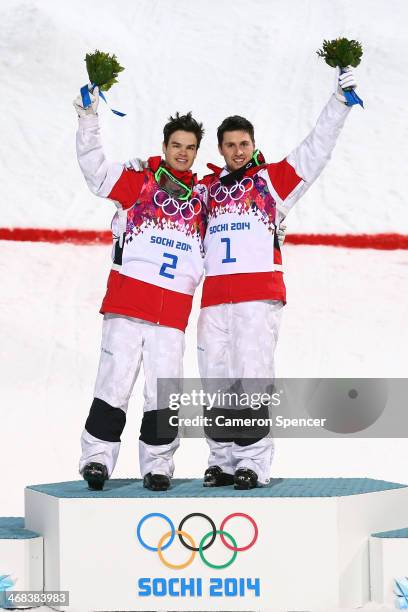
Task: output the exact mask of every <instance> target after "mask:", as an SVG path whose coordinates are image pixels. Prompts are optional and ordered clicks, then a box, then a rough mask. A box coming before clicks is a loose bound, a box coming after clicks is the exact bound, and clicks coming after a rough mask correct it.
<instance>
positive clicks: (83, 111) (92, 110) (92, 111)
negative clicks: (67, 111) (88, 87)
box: [72, 87, 99, 117]
mask: <svg viewBox="0 0 408 612" xmlns="http://www.w3.org/2000/svg"><path fill="white" fill-rule="evenodd" d="M89 97H90V98H91V106H88V107H87V108H84V107H83V103H82V96H81V94H79V96H77V97H76V98H75V100H74V101H73V103H72V104H73V105H74V106H75V110H76V112H77V113H78V117H86V116H87V115H97V110H98V104H99V87H94V90H93V92H92V93H91V92H89Z"/></svg>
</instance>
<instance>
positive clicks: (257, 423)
mask: <svg viewBox="0 0 408 612" xmlns="http://www.w3.org/2000/svg"><path fill="white" fill-rule="evenodd" d="M240 412H241V416H242V418H246V419H253V420H254V425H252V426H251V427H249V428H247V427H243V428H242V429H241V430H240V431H238V432H237V433H236V435H235V438H234V442H235V444H237V446H250V445H251V444H255V442H259V440H262V438H265V437H266V436H267V435H268V434H269V432H270V429H271V427H270V425H269V423H268V420H267V419H269V418H270V414H269V407H268V406H267V405H264V404H261V406H260V408H258V409H255V408H246V409H245V410H240ZM242 413H243V414H242Z"/></svg>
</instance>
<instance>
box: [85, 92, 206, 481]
mask: <svg viewBox="0 0 408 612" xmlns="http://www.w3.org/2000/svg"><path fill="white" fill-rule="evenodd" d="M91 99H92V105H91V106H89V107H88V108H84V107H83V104H82V99H81V97H78V98H77V99H76V100H75V101H74V106H75V108H76V110H77V113H78V116H79V127H78V132H77V156H78V161H79V165H80V167H81V170H82V172H83V175H84V177H85V180H86V182H87V184H88V187H89V188H90V190H91V191H92V192H93V193H94V194H96V195H98V196H100V197H103V198H109V199H110V200H113V201H114V202H115V204H116V207H117V212H116V214H115V216H114V219H113V222H112V233H113V239H114V240H113V265H112V270H111V272H110V275H109V279H108V287H107V292H106V295H105V297H104V299H103V302H102V307H101V313H102V314H103V315H104V321H103V330H102V347H101V356H100V362H99V369H98V375H97V379H96V384H95V391H94V399H93V402H92V406H91V409H90V412H89V416H88V418H87V421H86V423H85V429H84V431H83V433H82V437H81V444H82V456H81V459H80V464H79V470H80V473H81V474H82V475H83V477H84V478H85V480H86V481H87V482H88V486H89V488H91V489H94V490H101V489H103V486H104V483H105V481H106V480H107V479H108V478H109V477H110V476H111V474H112V471H113V469H114V467H115V464H116V461H117V458H118V453H119V447H120V436H121V434H122V431H123V429H124V426H125V421H126V411H127V406H128V402H129V398H130V395H131V393H132V389H133V386H134V383H135V381H136V378H137V376H138V373H139V370H140V366H141V364H143V369H144V375H145V387H144V399H145V403H144V415H143V420H142V425H141V432H140V440H139V459H140V470H141V473H142V476H143V484H144V486H145V487H147V488H148V489H151V490H154V491H163V490H166V489H168V488H169V486H170V479H171V477H172V474H173V470H174V462H173V454H174V452H175V450H176V449H177V447H178V445H179V439H178V436H177V428H176V427H173V428H171V427H168V426H167V427H166V423H168V420H169V416H170V414H171V413H170V411H169V408H168V407H167V406H159V405H158V397H157V379H158V378H176V379H179V378H181V377H182V375H183V363H182V362H183V353H184V330H185V328H186V326H187V322H188V318H189V314H190V310H191V305H192V298H193V294H194V290H195V288H196V286H197V285H198V283H199V282H200V279H201V276H202V273H203V247H202V239H203V237H204V231H205V217H204V205H205V202H204V195H205V193H206V190H205V188H203V187H202V186H201V185H199V184H197V181H196V177H195V175H193V174H192V172H191V166H192V165H193V162H194V160H195V158H196V156H197V151H198V148H199V146H200V142H201V139H202V136H203V129H202V124H201V123H198V122H197V121H196V120H195V119H194V118H193V117H192V116H191V113H188V114H187V115H181V116H180V115H179V114H178V113H177V114H176V116H175V117H174V118H173V117H170V119H169V122H168V123H167V124H166V125H165V126H164V130H163V136H164V139H163V145H162V148H163V154H164V160H163V159H161V158H160V157H151V158H150V159H149V160H148V162H147V164H146V167H145V168H144V169H143V170H140V168H139V166H138V165H137V164H136V163H128V164H126V165H125V164H122V163H110V162H108V161H107V160H106V157H105V154H104V151H103V147H102V142H101V136H100V127H99V120H98V115H97V107H98V100H99V93H98V89H97V88H96V89H95V90H94V95H93V96H91ZM159 432H164V433H159Z"/></svg>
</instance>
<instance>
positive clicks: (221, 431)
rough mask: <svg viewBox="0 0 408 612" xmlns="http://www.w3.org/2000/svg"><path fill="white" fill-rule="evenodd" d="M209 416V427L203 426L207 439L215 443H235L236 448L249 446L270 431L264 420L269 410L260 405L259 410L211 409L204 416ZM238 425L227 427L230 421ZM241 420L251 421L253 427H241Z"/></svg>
mask: <svg viewBox="0 0 408 612" xmlns="http://www.w3.org/2000/svg"><path fill="white" fill-rule="evenodd" d="M208 415H210V418H211V421H210V424H209V425H205V426H204V431H205V434H206V436H207V437H208V438H211V439H212V440H215V441H216V442H235V444H237V445H238V446H249V445H250V444H255V442H259V440H262V438H265V437H266V436H267V435H268V434H269V431H270V425H269V424H268V421H266V422H262V421H265V419H269V418H270V415H269V408H268V406H266V405H261V407H260V408H258V409H255V408H249V407H248V408H240V409H237V408H216V407H215V408H213V409H212V410H211V411H210V412H207V413H206V416H208ZM235 419H238V421H236V423H238V424H232V425H228V424H225V423H228V422H229V421H230V420H235ZM242 419H251V422H253V423H254V424H253V425H250V426H245V425H241V424H240V422H241V421H242Z"/></svg>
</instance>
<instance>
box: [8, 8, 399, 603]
mask: <svg viewBox="0 0 408 612" xmlns="http://www.w3.org/2000/svg"><path fill="white" fill-rule="evenodd" d="M407 22H408V3H407V2H406V1H405V0H393V1H392V2H389V1H388V2H387V1H386V0H359V2H356V1H355V0H332V1H331V2H327V0H291V2H287V3H283V2H281V1H279V0H252V2H251V3H248V2H244V1H243V0H206V1H205V2H204V1H202V2H200V1H197V0H196V1H195V2H191V1H187V0H138V1H137V2H134V1H131V0H120V1H118V2H116V3H113V2H111V1H110V0H99V1H98V2H96V0H91V1H88V2H86V3H84V2H80V1H79V0H71V1H70V2H69V3H62V2H52V1H51V0H22V1H18V0H17V1H16V0H2V2H1V7H0V23H1V31H0V76H1V81H2V84H3V89H2V103H3V107H4V108H3V112H2V113H0V133H1V139H0V166H1V168H2V193H3V197H2V200H3V201H2V206H1V213H0V215H1V217H0V227H7V226H9V227H48V228H83V229H85V228H90V229H107V228H108V227H109V224H110V219H111V217H112V214H113V212H114V210H113V206H112V205H111V204H109V203H108V202H103V201H101V200H98V199H96V198H95V197H94V196H92V195H91V194H90V193H89V192H88V190H87V188H86V185H85V182H84V181H83V178H82V176H81V173H80V171H79V168H78V166H77V162H76V157H75V144H74V133H75V130H76V116H75V112H74V109H73V107H72V99H73V98H74V97H75V96H76V95H77V93H78V90H79V87H80V86H81V85H83V84H84V83H85V82H86V80H87V77H86V72H85V64H84V63H83V58H84V56H85V53H86V52H89V51H92V50H93V49H95V48H99V49H102V50H106V51H110V52H114V53H116V55H117V56H118V58H119V60H120V62H121V63H122V65H124V66H125V68H126V70H125V71H124V72H123V73H121V75H120V77H119V81H120V82H119V84H118V85H115V87H114V88H113V89H112V90H111V91H110V92H108V100H109V102H110V104H111V106H113V107H114V108H118V109H120V110H123V111H125V112H127V113H128V116H127V117H126V118H124V119H119V118H118V117H116V116H114V115H113V114H111V113H110V112H109V111H108V110H107V109H106V108H104V107H103V106H104V105H103V103H101V111H100V115H101V123H102V126H103V138H104V143H105V147H106V151H107V154H108V156H109V157H110V158H111V159H121V160H126V159H129V158H131V157H134V156H136V155H138V156H141V157H147V156H149V155H152V154H157V153H159V152H160V146H161V140H162V132H161V130H162V126H163V124H164V122H165V121H166V119H167V117H168V116H169V115H170V114H172V113H174V112H175V111H176V110H179V111H181V112H186V111H188V110H192V111H193V113H194V115H196V116H197V117H198V118H199V119H200V120H202V121H204V123H205V127H206V137H205V139H204V141H203V143H202V147H201V149H200V152H199V159H198V162H197V164H196V170H197V172H198V173H203V172H205V163H206V162H207V161H213V162H215V163H221V158H220V157H219V155H218V153H217V151H216V146H215V144H216V143H215V131H216V128H217V126H218V125H219V123H220V122H221V121H222V119H223V118H224V117H225V116H226V115H230V114H235V113H237V114H242V115H244V116H247V117H248V118H249V119H251V120H252V121H253V123H254V124H255V128H256V136H257V144H258V146H259V147H260V148H261V149H262V150H263V151H264V153H265V155H266V156H267V158H268V159H269V160H271V161H274V160H279V159H281V158H282V157H283V156H285V155H286V154H287V153H288V152H289V151H290V150H291V149H292V148H293V147H294V146H296V145H297V144H298V143H299V142H300V140H302V139H303V138H304V137H305V136H306V134H307V133H308V131H309V130H310V129H311V128H312V126H313V124H314V122H315V120H316V118H317V116H318V114H319V112H320V110H321V108H322V107H323V105H324V104H325V102H326V100H327V99H328V97H329V95H330V93H331V91H332V87H333V71H332V70H331V69H330V68H329V67H327V66H326V65H325V64H324V62H323V61H322V60H319V59H318V58H317V56H316V54H315V50H316V49H318V48H319V47H320V46H321V44H322V41H323V39H325V38H326V39H327V38H332V37H335V36H338V35H345V36H348V37H350V38H356V39H358V40H361V41H362V43H363V46H364V56H363V61H362V64H361V67H359V69H358V70H357V71H356V73H357V76H358V81H359V90H358V91H359V94H360V96H361V97H362V98H363V99H364V101H365V106H366V109H365V110H364V111H363V110H362V109H360V108H354V109H353V111H352V113H351V115H350V117H349V118H348V120H347V122H346V125H345V128H344V130H343V133H342V134H341V136H340V138H339V142H338V145H337V147H336V149H335V151H334V154H333V159H332V161H331V162H330V164H329V166H328V167H327V168H326V169H325V171H324V173H323V175H322V176H321V177H320V178H319V180H318V181H317V183H316V184H315V185H314V186H313V187H312V188H311V189H310V191H309V192H308V193H307V194H306V196H305V197H304V198H303V199H302V201H301V202H300V203H299V204H298V205H297V207H296V208H295V210H294V211H293V212H292V213H291V214H290V216H289V218H288V227H289V231H291V232H302V233H303V232H306V233H307V232H330V233H331V232H334V233H346V232H348V233H376V232H389V231H395V232H399V233H408V214H407V197H406V195H405V193H406V192H405V184H406V179H405V176H406V158H407V153H408V138H407V137H408V122H407V112H406V100H407V93H408V85H407V84H408V78H407V77H408V66H407V63H406V61H405V59H404V58H406V57H407V56H408V54H407V51H408V38H407V35H406V23H407ZM180 66H181V67H182V70H181V71H180V69H179V67H180ZM0 254H1V256H0V273H1V276H0V277H1V291H0V329H1V345H0V376H1V391H2V397H1V413H0V414H1V421H0V434H1V443H0V449H1V451H0V452H1V456H0V459H1V462H2V463H1V465H2V475H1V484H2V486H1V487H0V514H2V515H22V514H23V488H24V486H25V485H27V484H34V483H39V482H50V481H62V480H72V479H75V478H76V477H77V471H76V470H77V462H78V456H79V451H80V447H79V436H80V433H81V430H82V427H83V422H84V420H85V417H86V414H87V412H88V409H89V405H90V402H91V398H92V392H93V384H94V378H95V374H96V368H97V363H98V353H99V343H100V328H101V317H100V315H98V314H97V312H98V309H99V305H100V301H101V299H102V297H103V293H104V288H105V284H106V277H107V274H108V270H109V266H110V262H109V256H110V249H109V247H107V246H95V247H84V246H82V247H77V246H71V245H47V244H33V243H11V242H0ZM284 257H285V261H286V282H287V286H288V297H289V302H288V305H287V306H286V308H285V313H284V319H283V324H282V329H281V335H280V341H279V347H278V351H277V364H278V375H279V376H291V377H294V376H313V377H319V376H322V377H326V376H327V377H328V376H333V377H334V376H339V377H340V376H347V377H363V376H367V377H376V376H379V377H406V376H407V363H408V331H407V323H406V321H407V315H408V306H407V294H408V292H407V272H408V252H407V251H394V252H380V251H373V250H361V251H359V250H347V249H334V248H330V247H305V246H303V247H293V246H289V245H287V246H285V248H284ZM198 304H199V295H197V296H196V298H195V302H194V309H193V313H192V315H191V319H190V326H189V329H188V332H187V348H186V358H185V371H186V375H187V376H197V375H198V370H197V364H196V356H195V326H196V322H197V316H198ZM142 384H143V381H142V377H140V379H139V380H138V382H137V384H136V387H135V391H134V395H133V398H132V400H131V403H130V407H129V418H128V423H127V426H126V430H125V433H124V436H123V447H122V450H121V455H120V458H119V462H118V466H117V469H116V471H115V476H116V477H126V476H128V477H135V476H139V470H138V460H137V439H138V428H139V423H140V413H141V406H142ZM405 433H406V432H401V435H404V434H405ZM206 455H207V450H206V446H205V444H204V442H203V441H200V440H183V441H182V446H181V448H180V449H179V451H178V452H177V455H176V476H191V477H193V476H195V477H197V476H200V475H201V474H202V471H203V467H204V465H205V462H206ZM407 465H408V445H407V444H406V440H405V439H393V440H386V439H381V440H380V439H378V440H372V439H371V440H370V439H364V440H363V439H362V440H358V439H349V440H347V439H343V440H338V439H336V440H283V439H280V440H278V441H277V451H276V458H275V462H274V466H273V475H274V476H283V477H284V476H287V477H291V476H293V477H295V476H298V477H301V476H308V477H318V476H369V477H374V478H384V479H388V480H394V481H400V482H407V481H408V473H407ZM367 609H368V610H377V609H383V610H385V609H386V608H379V607H377V606H375V604H369V605H368V606H367Z"/></svg>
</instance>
